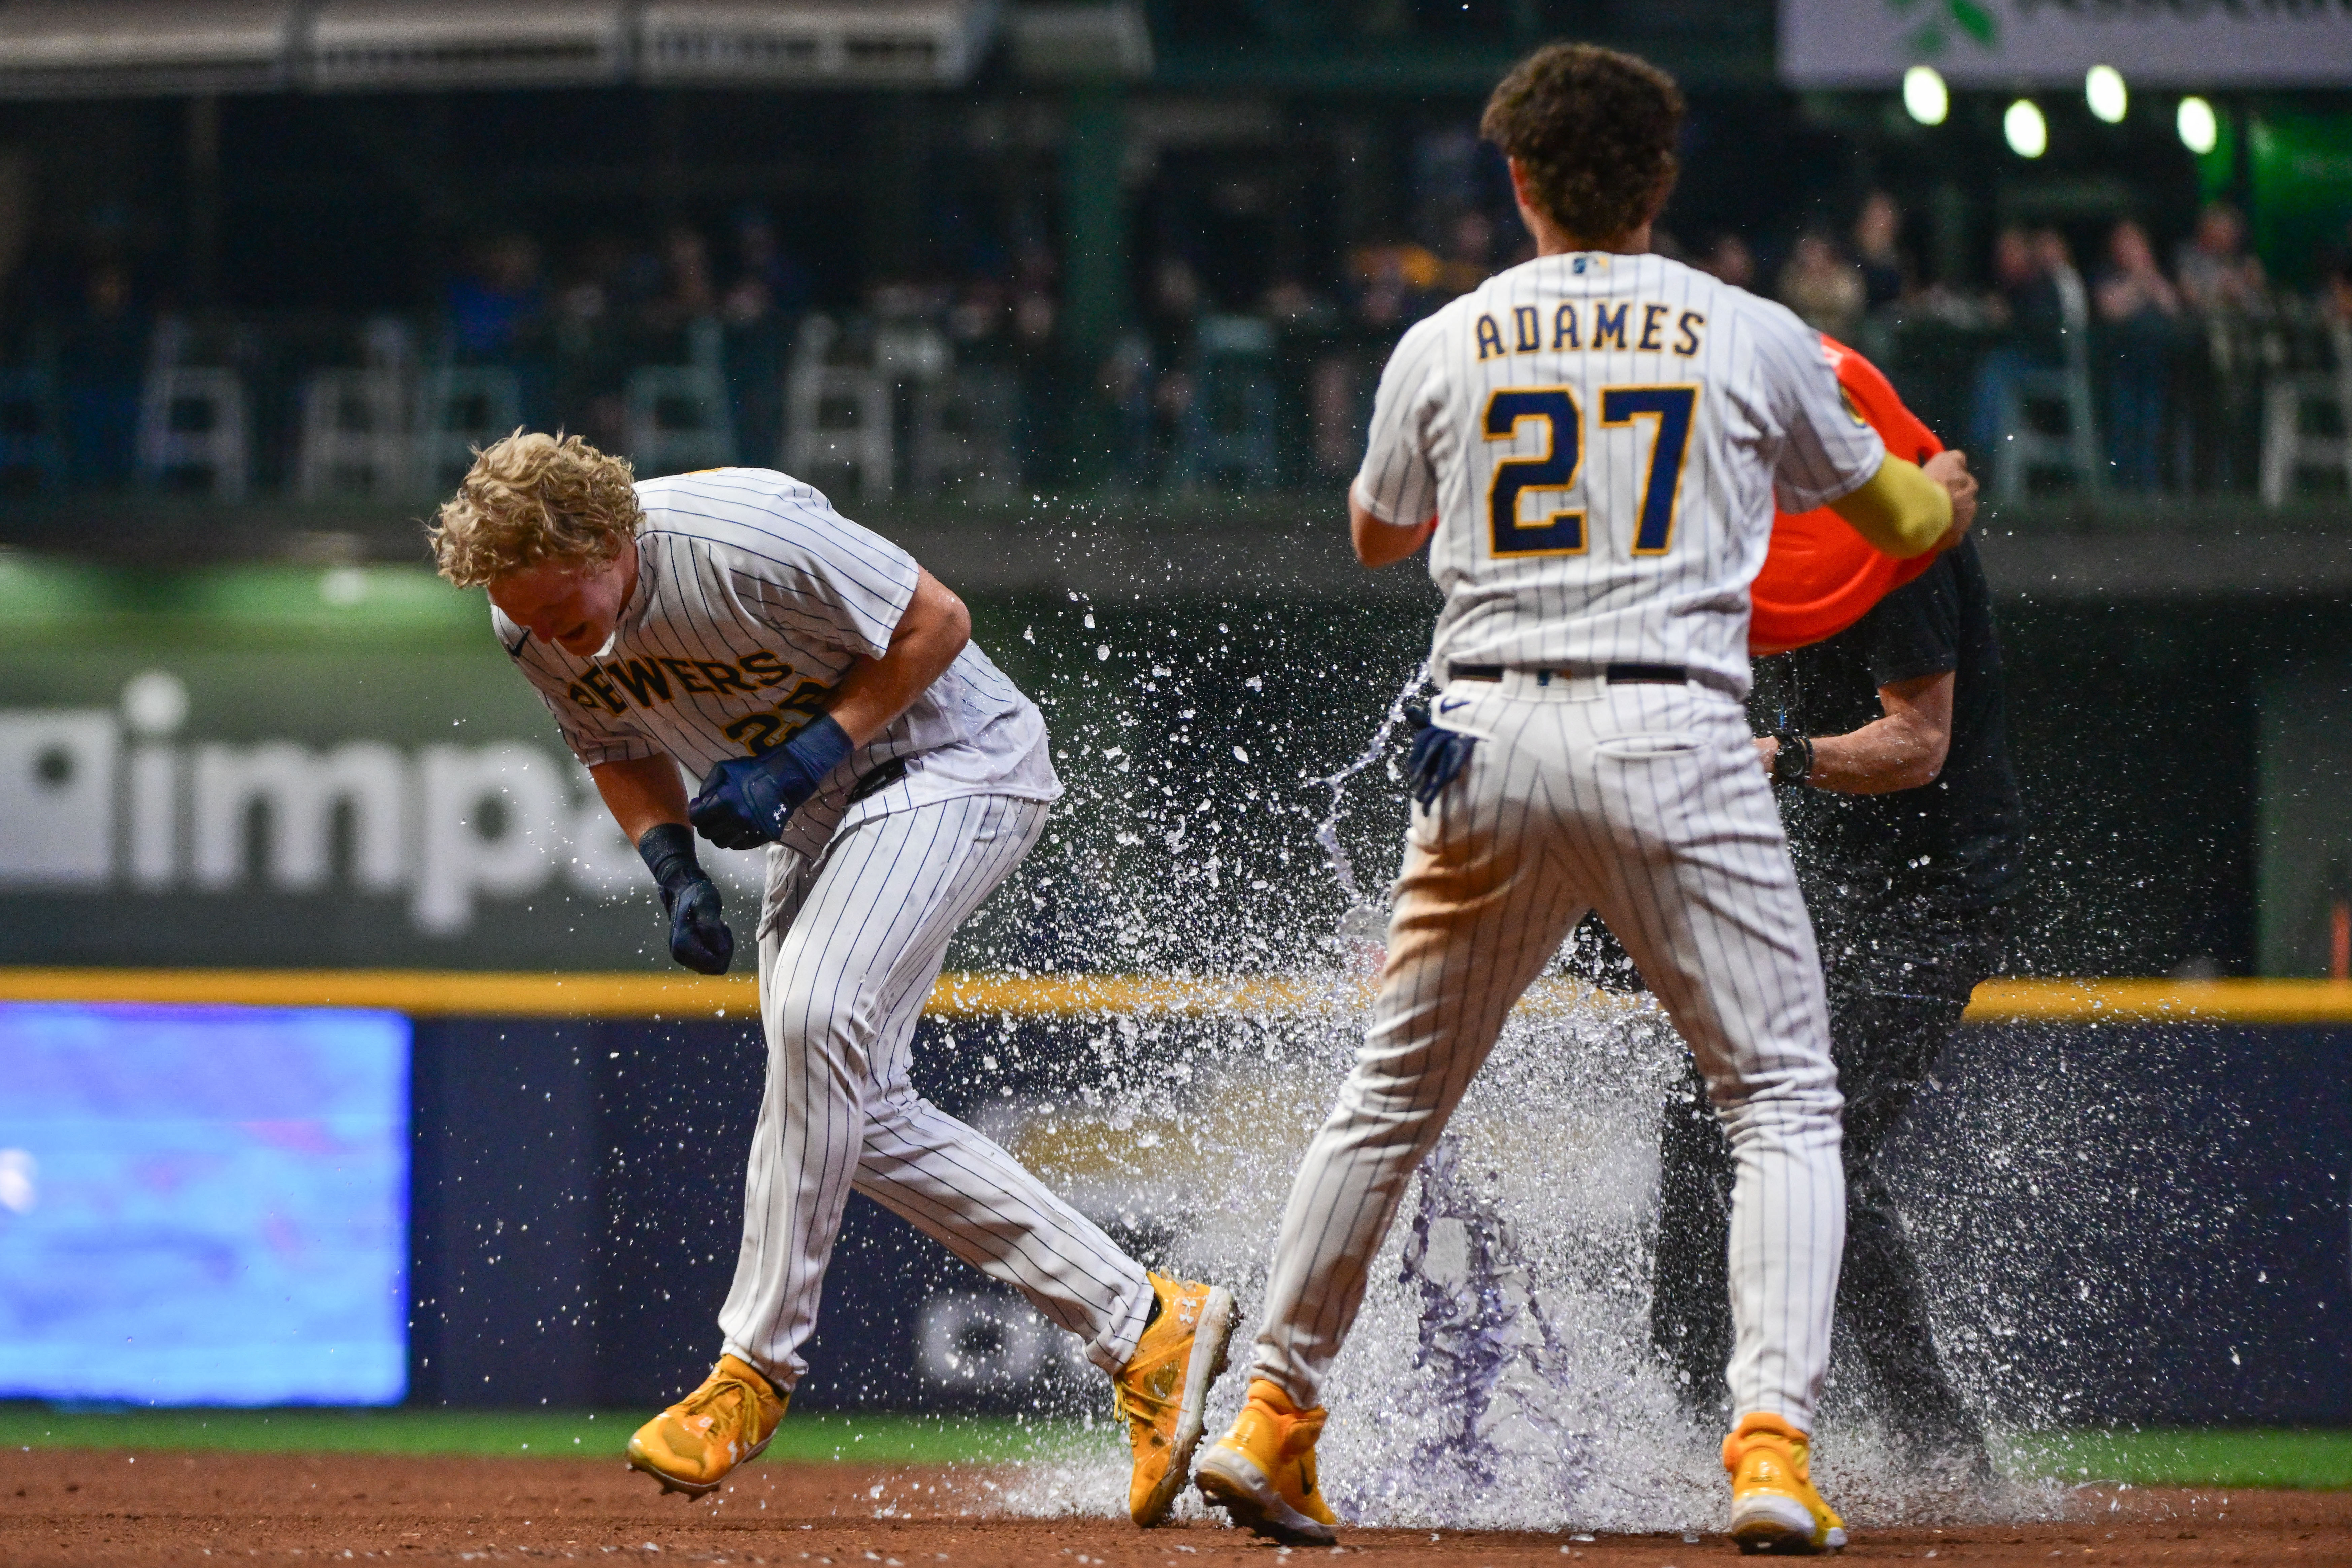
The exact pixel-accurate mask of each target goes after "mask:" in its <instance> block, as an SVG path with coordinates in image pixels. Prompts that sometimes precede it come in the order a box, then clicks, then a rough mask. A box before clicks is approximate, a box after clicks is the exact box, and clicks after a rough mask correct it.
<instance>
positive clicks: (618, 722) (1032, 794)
mask: <svg viewBox="0 0 2352 1568" xmlns="http://www.w3.org/2000/svg"><path fill="white" fill-rule="evenodd" d="M432 537H433V547H434V551H435V554H436V557H437V559H438V562H439V564H440V568H441V573H442V575H444V576H445V577H446V578H448V579H449V580H450V581H451V582H452V583H454V584H458V585H459V586H470V585H473V584H481V585H483V586H485V587H487V588H488V593H489V599H490V603H491V605H492V606H493V615H492V621H493V624H494V626H495V627H496V630H497V632H498V636H499V641H500V642H502V643H503V644H504V645H505V647H506V649H507V652H508V653H509V656H511V657H512V658H513V659H514V661H515V664H516V667H517V668H519V669H520V670H521V671H522V673H523V675H524V677H525V678H526V679H529V680H530V683H531V685H532V686H533V687H535V688H536V689H538V691H539V693H540V696H541V698H542V699H543V700H545V702H546V703H547V706H548V709H549V710H550V711H551V712H552V713H553V714H554V716H555V721H556V725H557V727H558V728H559V729H560V730H561V731H562V734H563V738H564V740H565V741H566V742H568V743H569V744H570V746H571V747H572V752H573V754H574V755H576V756H577V757H578V758H579V759H580V761H581V762H582V763H584V764H585V765H586V766H587V768H588V770H589V773H590V774H591V776H593V779H594V780H595V784H596V788H597V791H598V793H599V794H600V795H603V797H604V804H605V805H607V806H609V807H610V808H611V809H612V813H613V816H614V818H615V819H616V820H617V821H618V822H619V824H620V826H621V828H622V830H623V831H624V832H625V833H626V834H627V835H628V837H629V838H630V839H631V840H632V841H633V842H634V843H635V845H636V847H637V850H638V853H639V854H640V855H641V856H642V857H643V858H644V859H645V862H646V868H647V869H648V870H650V871H651V872H652V873H653V877H654V880H655V882H656V884H657V886H658V887H659V889H660V891H661V900H662V907H663V910H664V911H665V912H666V913H667V916H668V919H669V942H670V952H671V954H672V956H673V957H675V958H676V959H677V962H678V963H681V964H684V965H685V966H686V967H688V968H689V969H693V970H697V971H699V972H701V973H706V974H720V973H725V972H726V970H727V968H728V966H729V963H730V961H731V959H732V957H733V954H734V949H735V939H734V934H733V932H732V931H730V928H729V927H728V926H727V924H726V923H725V921H724V920H723V919H722V911H721V910H720V907H719V890H718V889H717V887H716V886H715V885H714V884H713V883H712V882H711V880H710V879H709V877H708V876H707V875H706V874H705V873H704V871H703V869H702V868H701V866H700V864H699V863H698V858H697V856H696V851H695V844H694V836H695V834H696V833H700V834H701V835H702V837H706V838H708V839H709V840H710V841H711V842H712V843H714V844H717V845H719V846H720V847H725V848H729V849H747V848H751V847H753V846H755V845H760V844H766V845H769V846H771V847H770V849H769V851H768V879H767V892H766V897H765V899H764V900H763V903H762V908H761V913H760V922H759V928H758V929H759V966H760V967H759V980H760V1017H761V1026H762V1027H763V1028H764V1030H765V1033H766V1036H767V1044H768V1076H767V1087H766V1091H765V1095H764V1098H763V1099H762V1100H761V1106H760V1117H759V1122H758V1126H757V1129H756V1131H754V1132H753V1134H752V1142H751V1159H750V1167H749V1170H748V1172H747V1173H746V1177H745V1181H744V1204H743V1245H742V1250H741V1252H740V1256H739V1258H738V1260H737V1263H736V1269H735V1283H734V1287H733V1289H731V1290H730V1292H729V1294H728V1297H727V1301H726V1305H725V1306H724V1307H723V1308H722V1309H721V1310H720V1311H719V1330H720V1331H721V1334H722V1335H723V1341H722V1348H721V1353H720V1355H719V1362H718V1364H717V1365H715V1366H714V1367H713V1368H712V1369H711V1372H710V1376H709V1379H708V1380H707V1381H705V1382H704V1383H703V1384H702V1386H701V1387H699V1388H698V1389H696V1390H694V1391H693V1392H692V1393H691V1394H688V1395H687V1396H686V1398H684V1399H683V1400H681V1401H680V1402H679V1403H678V1404H677V1405H673V1406H671V1407H670V1408H669V1409H668V1410H667V1411H665V1412H663V1413H662V1414H661V1415H657V1416H656V1417H655V1418H654V1419H653V1420H651V1421H648V1422H647V1423H646V1425H645V1426H642V1427H640V1428H639V1429H638V1430H637V1432H636V1434H635V1436H633V1437H631V1438H630V1439H629V1447H628V1457H629V1463H630V1464H631V1465H633V1466H635V1468H638V1469H640V1470H643V1471H644V1472H646V1474H647V1475H649V1476H651V1477H653V1478H654V1479H656V1480H657V1481H659V1482H660V1483H661V1485H662V1487H663V1489H665V1490H676V1491H681V1492H686V1493H688V1494H689V1495H695V1496H699V1495H701V1494H703V1493H706V1492H709V1491H711V1490H712V1489H716V1488H717V1487H718V1486H719V1483H720V1481H721V1480H722V1479H723V1478H724V1477H725V1476H726V1475H727V1473H728V1472H729V1471H730V1470H731V1469H733V1468H735V1467H736V1466H737V1465H740V1464H741V1463H743V1462H744V1461H745V1460H747V1459H749V1458H752V1457H753V1456H755V1455H757V1454H758V1453H759V1452H760V1451H761V1449H762V1448H764V1447H766V1446H767V1444H768V1441H769V1439H770V1438H771V1437H772V1436H773V1435H774V1433H775V1430H776V1427H777V1426H778V1425H779V1424H780V1423H781V1422H782V1419H783V1415H784V1408H785V1405H786V1403H787V1401H788V1400H789V1399H790V1397H791V1394H792V1391H793V1386H794V1385H795V1384H797V1383H798V1382H799V1380H800V1377H801V1375H802V1373H804V1372H805V1371H806V1370H807V1363H805V1362H803V1360H802V1358H801V1354H800V1349H801V1346H802V1345H803V1343H804V1342H806V1341H807V1339H808V1337H809V1335H810V1333H811V1332H812V1331H814V1327H815V1323H816V1312H817V1301H818V1296H819V1292H820V1290H821V1289H822V1287H823V1284H824V1271H825V1265H826V1262H827V1261H828V1259H829V1258H831V1256H832V1252H833V1246H834V1239H835V1236H836V1235H837V1234H838V1232H839V1230H840V1228H841V1219H842V1211H843V1208H844V1207H845V1205H846V1204H847V1203H848V1201H849V1194H850V1193H851V1192H852V1191H853V1190H854V1191H856V1192H860V1193H864V1194H866V1196H867V1197H869V1198H872V1199H873V1200H874V1201H875V1202H877V1203H879V1204H881V1205H883V1206H884V1207H886V1208H887V1209H889V1210H890V1211H891V1212H893V1213H894V1214H897V1215H899V1216H900V1217H901V1218H903V1219H905V1220H907V1221H908V1223H909V1224H911V1225H913V1226H915V1227H916V1228H917V1229H919V1230H921V1231H924V1232H926V1233H927V1234H929V1235H930V1236H933V1237H937V1238H938V1239H939V1240H940V1242H941V1243H943V1244H944V1245H945V1246H946V1247H948V1248H949V1250H950V1251H951V1252H953V1253H954V1254H955V1255H956V1256H957V1257H959V1258H962V1259H963V1260H964V1261H965V1262H967V1263H970V1264H971V1265H972V1266H974V1267H975V1268H980V1269H981V1270H982V1271H983V1272H985V1273H987V1274H988V1275H990V1276H991V1277H992V1278H994V1279H1000V1280H1002V1281H1003V1282H1004V1283H1005V1284H1007V1285H1010V1286H1013V1288H1014V1289H1018V1290H1019V1291H1021V1293H1022V1294H1023V1295H1024V1296H1026V1297H1027V1298H1028V1299H1029V1300H1030V1302H1031V1303H1032V1304H1033V1305H1034V1306H1035V1307H1036V1309H1037V1310H1038V1311H1039V1312H1040V1313H1042V1314H1043V1315H1044V1316H1045V1318H1046V1319H1047V1320H1048V1321H1052V1322H1055V1323H1058V1324H1060V1325H1061V1326H1062V1327H1063V1328H1065V1329H1066V1330H1068V1331H1071V1332H1073V1333H1076V1334H1077V1335H1079V1336H1081V1337H1082V1338H1083V1339H1084V1340H1085V1342H1086V1351H1087V1358H1088V1359H1089V1360H1091V1361H1092V1362H1094V1363H1095V1364H1096V1365H1097V1366H1099V1367H1101V1368H1102V1369H1103V1370H1104V1371H1105V1372H1106V1373H1109V1374H1110V1377H1111V1380H1112V1385H1113V1399H1114V1403H1115V1405H1116V1406H1117V1408H1118V1413H1119V1414H1120V1415H1121V1416H1122V1417H1124V1418H1125V1420H1126V1421H1127V1424H1128V1429H1129V1442H1130V1444H1131V1446H1132V1447H1133V1450H1134V1471H1133V1475H1132V1479H1131V1484H1130V1487H1129V1499H1128V1503H1129V1512H1130V1514H1131V1515H1132V1517H1133V1518H1134V1520H1135V1521H1136V1522H1137V1523H1139V1524H1145V1525H1150V1524H1156V1523H1158V1522H1160V1521H1161V1520H1163V1519H1165V1518H1166V1517H1167V1515H1168V1512H1169V1510H1170V1509H1171V1507H1172V1505H1173V1504H1174V1501H1175V1498H1176V1494H1177V1493H1178V1492H1179V1491H1180V1490H1181V1489H1182V1488H1183V1485H1184V1482H1185V1479H1186V1477H1187V1474H1188V1471H1189V1469H1190V1466H1191V1460H1192V1450H1193V1447H1194V1446H1195V1445H1196V1444H1197V1443H1198V1441H1199V1439H1200V1436H1201V1427H1202V1405H1203V1401H1204V1400H1205V1398H1206V1396H1207V1393H1208V1388H1209V1384H1211V1382H1213V1380H1214V1378H1215V1377H1216V1374H1217V1373H1218V1371H1219V1370H1220V1369H1221V1368H1222V1367H1223V1363H1224V1356H1225V1345H1226V1341H1227V1340H1228V1338H1229V1337H1230V1335H1231V1333H1232V1331H1233V1318H1234V1302H1233V1297H1232V1295H1231V1294H1230V1293H1229V1292H1227V1291H1225V1290H1223V1289H1218V1288H1216V1287H1213V1286H1209V1285H1203V1284H1197V1283H1192V1282H1188V1281H1181V1280H1173V1279H1163V1278H1161V1277H1160V1276H1159V1275H1156V1274H1151V1273H1148V1272H1147V1271H1146V1270H1145V1268H1143V1266H1142V1265H1141V1264H1139V1263H1138V1262H1136V1261H1135V1260H1134V1259H1133V1258H1129V1257H1128V1256H1127V1255H1126V1254H1125V1253H1123V1252H1122V1251H1120V1250H1119V1248H1118V1246H1117V1245H1116V1244H1115V1243H1113V1242H1112V1240H1111V1239H1110V1237H1107V1236H1105V1235H1104V1234H1103V1232H1102V1231H1101V1229H1100V1228H1099V1227H1098V1226H1096V1225H1095V1224H1094V1223H1093V1222H1092V1221H1090V1220H1088V1219H1087V1218H1086V1217H1085V1216H1084V1215H1080V1214H1079V1213H1078V1212H1077V1211H1076V1209H1074V1208H1072V1207H1071V1206H1070V1205H1067V1204H1066V1203H1064V1202H1063V1201H1062V1200H1061V1199H1060V1198H1058V1197H1056V1196H1055V1194H1053V1193H1052V1192H1050V1191H1048V1190H1047V1189H1046V1187H1045V1184H1043V1183H1041V1182H1039V1181H1038V1180H1037V1178H1036V1177H1035V1176H1034V1175H1032V1174H1030V1173H1029V1172H1028V1171H1026V1170H1024V1168H1023V1167H1022V1166H1021V1165H1019V1164H1018V1163H1015V1162H1014V1161H1013V1157H1012V1156H1011V1155H1009V1154H1007V1153H1006V1152H1004V1151H1003V1149H1000V1148H998V1147H997V1146H996V1145H995V1144H994V1143H992V1142H989V1141H988V1140H987V1139H985V1138H983V1137H982V1136H981V1135H980V1134H979V1133H978V1132H975V1131H972V1130H971V1128H969V1127H966V1126H965V1125H963V1124H962V1123H961V1122H960V1121H956V1120H955V1119H953V1118H952V1117H950V1116H948V1115H946V1114H944V1113H942V1112H941V1111H940V1110H938V1109H937V1108H936V1107H934V1106H932V1105H931V1104H929V1102H928V1101H926V1100H923V1099H922V1098H921V1097H920V1096H919V1095H917V1094H916V1093H915V1091H914V1089H913V1088H912V1086H911V1085H910V1083H909V1081H908V1068H909V1055H910V1052H911V1050H912V1047H913V1043H914V1035H915V1026H916V1023H917V1021H918V1020H919V1018H920V1016H921V1014H922V1009H923V1004H924V1001H925V1000H926V999H927V998H928V997H929V994H930V991H931V985H932V983H933V982H934V981H936V980H937V979H938V978H939V973H940V964H941V963H942V962H943V961H944V960H945V958H946V954H947V946H948V940H949V938H950V936H952V935H953V934H954V932H955V930H956V928H957V926H959V925H961V923H962V922H963V921H964V920H965V918H966V917H968V916H969V915H971V912H972V911H973V910H976V909H978V908H979V907H980V905H981V903H982V900H985V899H986V898H987V897H988V895H989V894H990V893H991V892H992V891H993V890H994V889H995V888H996V886H997V885H998V884H999V883H1000V882H1002V881H1003V879H1004V878H1005V877H1006V876H1007V875H1008V874H1009V873H1010V872H1011V871H1012V870H1013V868H1014V867H1015V866H1017V865H1019V864H1020V862H1021V859H1022V858H1023V857H1024V855H1026V854H1027V853H1028V852H1029V849H1030V847H1031V846H1033V845H1034V844H1035V842H1036V841H1037V837H1038V835H1039V833H1040V832H1042V831H1043V829H1044V826H1045V814H1046V811H1047V809H1048V807H1049V806H1050V805H1051V804H1052V802H1053V801H1054V800H1055V798H1056V797H1057V796H1059V795H1060V794H1061V784H1060V783H1059V781H1057V780H1056V779H1055V776H1054V769H1053V764H1052V763H1051V762H1050V761H1049V759H1048V757H1047V754H1046V736H1045V721H1044V720H1043V718H1042V717H1041V716H1040V715H1039V714H1038V711H1037V710H1036V708H1035V706H1034V704H1032V703H1031V702H1030V700H1028V699H1027V698H1026V697H1024V696H1023V695H1022V693H1021V692H1020V691H1019V690H1018V689H1016V688H1015V687H1014V686H1013V683H1012V682H1011V681H1010V680H1007V679H1005V678H1004V676H1003V674H1002V673H1001V672H999V671H998V669H997V668H996V667H995V666H994V665H993V664H992V663H990V662H989V659H988V656H987V655H985V654H984V653H982V651H981V650H980V649H979V647H976V646H974V645H973V644H972V642H971V636H970V634H971V617H970V616H969V615H968V614H967V613H966V611H965V609H964V606H963V603H962V601H961V600H960V599H958V598H957V597H956V596H955V595H953V594H951V593H950V592H949V591H948V590H947V589H946V588H945V587H944V586H942V585H941V584H940V582H939V580H938V579H937V578H934V577H933V576H932V575H931V574H929V573H928V572H926V571H924V570H923V569H922V568H921V567H920V566H919V565H917V564H916V563H915V561H914V559H913V558H912V557H911V556H909V555H908V553H907V552H905V551H903V550H900V549H899V548H898V546H896V545H894V544H892V543H891V542H889V541H887V540H886V539H883V538H881V537H880V536H879V535H877V534H875V533H873V532H870V531H867V530H866V529H863V528H860V527H859V526H858V525H857V524H856V523H854V522H852V521H849V520H848V519H847V518H845V517H843V516H842V515H841V514H840V513H839V512H837V511H835V510H834V509H833V507H832V506H831V504H829V503H828V502H827V501H826V500H825V498H824V496H822V495H820V494H818V493H817V492H816V491H815V490H814V489H811V488H810V487H808V486H807V485H804V484H803V483H801V482H800V481H799V480H797V479H792V478H790V477H789V476H786V475H783V474H779V473H772V472H769V471H766V470H764V469H759V468H718V469H713V470H711V471H709V472H707V473H699V474H686V475H679V476H676V477H672V478H668V479H647V480H645V481H642V482H634V481H633V479H632V477H631V474H630V471H629V467H628V465H627V464H626V463H625V462H624V461H622V460H621V459H619V458H612V457H608V456H606V455H604V453H601V452H599V451H597V450H596V449H595V448H594V447H590V446H588V445H587V444H586V443H584V442H583V441H581V440H580V439H579V438H578V437H571V438H568V439H557V438H555V437H548V436H544V435H526V434H524V433H522V432H520V431H518V432H516V434H515V435H513V436H511V437H508V438H507V439H505V440H502V441H499V442H497V443H495V444H494V445H492V446H490V447H488V448H487V449H486V450H484V451H483V452H482V453H481V454H480V455H479V457H478V458H476V460H475V463H474V466H473V468H472V470H471V471H470V472H469V473H468V474H467V476H466V479H465V482H464V484H463V485H462V486H461V487H460V488H459V489H458V492H457V496H456V497H455V499H453V500H450V501H449V502H448V503H447V504H446V505H445V506H443V507H442V509H441V511H440V515H439V518H438V520H437V521H436V525H435V527H434V529H433V534H432ZM681 767H683V768H684V769H686V770H687V771H688V773H691V774H693V775H694V776H695V777H697V778H699V779H700V780H701V789H700V792H699V793H698V794H697V795H695V796H694V797H693V798H692V799H691V800H690V801H689V800H688V796H687V792H686V786H685V782H684V780H683V779H682V778H681V777H680V774H679V770H680V768H681ZM689 825H690V826H689Z"/></svg>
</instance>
